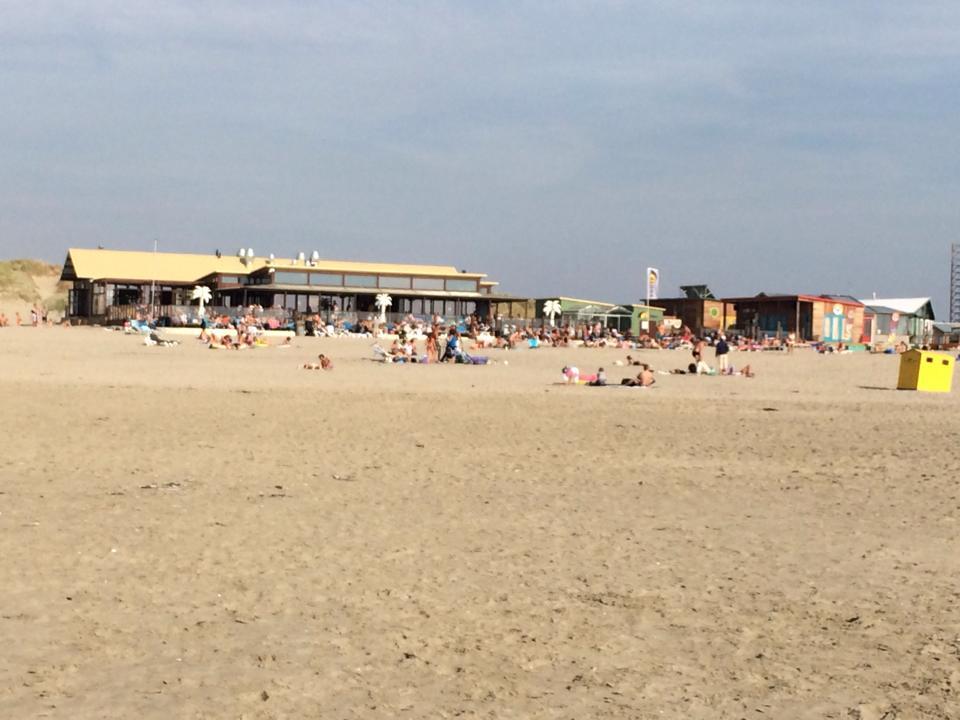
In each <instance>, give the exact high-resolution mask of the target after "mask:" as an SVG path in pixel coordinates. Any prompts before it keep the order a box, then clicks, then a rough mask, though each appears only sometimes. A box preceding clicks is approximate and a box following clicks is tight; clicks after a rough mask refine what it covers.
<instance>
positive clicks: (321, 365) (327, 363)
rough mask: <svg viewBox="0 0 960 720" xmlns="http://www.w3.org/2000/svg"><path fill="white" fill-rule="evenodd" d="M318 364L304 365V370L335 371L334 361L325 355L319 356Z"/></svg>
mask: <svg viewBox="0 0 960 720" xmlns="http://www.w3.org/2000/svg"><path fill="white" fill-rule="evenodd" d="M317 360H318V362H311V363H304V365H303V369H304V370H333V361H332V360H331V359H330V358H328V357H327V356H326V355H324V354H323V353H320V354H319V355H318V356H317Z"/></svg>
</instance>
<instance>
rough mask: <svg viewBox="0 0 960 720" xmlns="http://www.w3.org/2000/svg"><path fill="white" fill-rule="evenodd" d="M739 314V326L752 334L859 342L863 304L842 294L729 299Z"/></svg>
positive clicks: (760, 296)
mask: <svg viewBox="0 0 960 720" xmlns="http://www.w3.org/2000/svg"><path fill="white" fill-rule="evenodd" d="M723 302H724V303H725V304H727V305H732V306H733V309H734V312H735V313H736V316H737V324H736V329H737V330H738V331H739V332H741V333H743V334H744V335H748V336H750V337H755V338H759V337H770V336H776V335H780V336H783V337H786V336H787V335H790V334H792V335H793V336H794V337H795V338H796V339H797V340H798V341H814V342H826V343H841V342H843V343H859V342H861V341H862V339H863V310H864V308H863V303H861V302H860V301H859V300H856V299H855V298H852V297H847V296H840V295H768V294H766V293H760V294H759V295H756V296H754V297H743V298H725V299H724V300H723Z"/></svg>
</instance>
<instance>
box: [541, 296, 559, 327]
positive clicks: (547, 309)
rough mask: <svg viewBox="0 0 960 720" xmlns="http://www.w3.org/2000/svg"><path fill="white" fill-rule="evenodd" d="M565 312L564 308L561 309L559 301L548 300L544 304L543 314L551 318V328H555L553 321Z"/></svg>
mask: <svg viewBox="0 0 960 720" xmlns="http://www.w3.org/2000/svg"><path fill="white" fill-rule="evenodd" d="M562 312H563V308H562V307H560V301H559V300H547V301H546V302H545V303H544V304H543V314H544V315H546V316H547V317H549V318H550V327H553V321H554V319H555V318H556V317H557V315H559V314H560V313H562Z"/></svg>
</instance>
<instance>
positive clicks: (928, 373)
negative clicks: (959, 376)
mask: <svg viewBox="0 0 960 720" xmlns="http://www.w3.org/2000/svg"><path fill="white" fill-rule="evenodd" d="M952 384H953V356H952V355H944V354H943V353H934V352H926V351H923V350H908V351H907V352H905V353H903V354H902V355H901V356H900V379H899V380H898V381H897V390H924V391H926V392H950V386H951V385H952Z"/></svg>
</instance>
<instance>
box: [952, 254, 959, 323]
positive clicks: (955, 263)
mask: <svg viewBox="0 0 960 720" xmlns="http://www.w3.org/2000/svg"><path fill="white" fill-rule="evenodd" d="M950 322H960V243H954V244H953V245H951V246H950Z"/></svg>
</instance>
